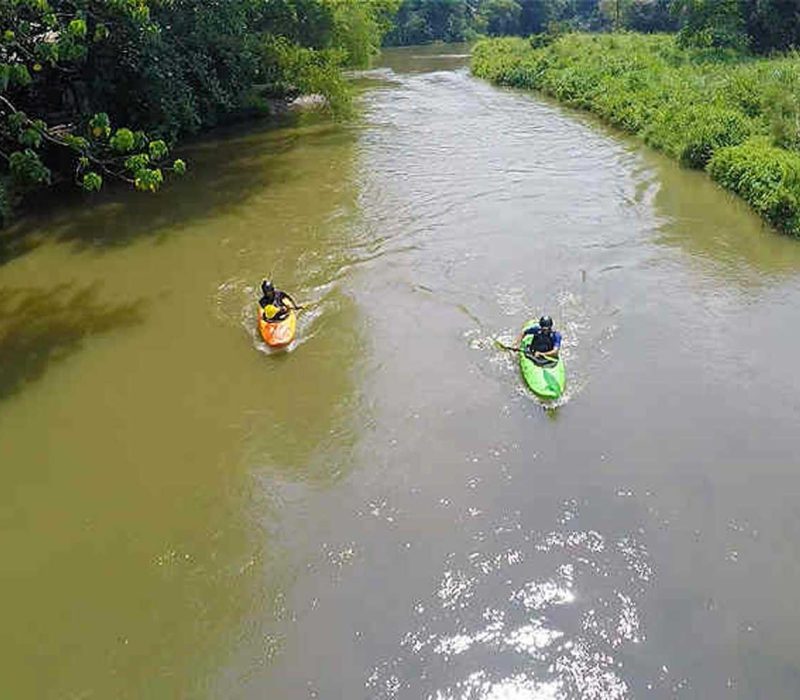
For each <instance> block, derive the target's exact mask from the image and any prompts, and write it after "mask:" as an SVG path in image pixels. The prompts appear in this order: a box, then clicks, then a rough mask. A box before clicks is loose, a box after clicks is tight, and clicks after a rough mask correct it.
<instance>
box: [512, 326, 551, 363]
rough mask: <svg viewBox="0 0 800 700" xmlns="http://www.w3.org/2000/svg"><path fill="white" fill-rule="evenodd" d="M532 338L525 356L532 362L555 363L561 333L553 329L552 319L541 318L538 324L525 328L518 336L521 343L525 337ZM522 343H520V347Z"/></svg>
mask: <svg viewBox="0 0 800 700" xmlns="http://www.w3.org/2000/svg"><path fill="white" fill-rule="evenodd" d="M529 335H530V336H532V338H531V341H530V344H529V345H528V347H527V348H526V352H525V354H526V355H527V356H528V357H530V358H531V359H532V360H533V361H534V362H537V361H538V362H555V361H556V360H558V353H559V351H560V350H561V333H559V332H558V331H557V330H555V329H554V328H553V319H552V318H550V317H549V316H542V317H541V318H540V319H539V323H535V324H534V325H532V326H530V327H528V328H526V329H525V330H524V331H523V332H522V335H521V336H520V341H522V340H523V339H524V338H525V337H526V336H529ZM521 344H522V343H520V345H521Z"/></svg>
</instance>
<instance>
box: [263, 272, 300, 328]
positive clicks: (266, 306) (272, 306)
mask: <svg viewBox="0 0 800 700" xmlns="http://www.w3.org/2000/svg"><path fill="white" fill-rule="evenodd" d="M287 300H288V301H289V302H290V303H291V306H289V305H288V304H287V303H286V302H287ZM258 305H259V306H260V307H261V318H262V319H263V320H264V321H267V322H268V323H276V322H278V321H282V320H283V319H285V318H286V317H287V316H288V315H289V312H290V311H291V310H292V309H294V310H295V311H298V310H299V309H300V307H299V306H298V305H297V302H296V301H295V300H294V299H292V297H291V295H289V294H287V293H286V292H284V291H282V290H280V289H275V286H274V285H273V284H272V282H271V281H270V280H264V281H263V282H262V283H261V299H259V300H258Z"/></svg>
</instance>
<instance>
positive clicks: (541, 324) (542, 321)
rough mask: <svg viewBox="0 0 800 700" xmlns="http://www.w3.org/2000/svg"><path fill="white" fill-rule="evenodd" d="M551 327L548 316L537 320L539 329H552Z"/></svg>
mask: <svg viewBox="0 0 800 700" xmlns="http://www.w3.org/2000/svg"><path fill="white" fill-rule="evenodd" d="M552 327H553V319H552V318H550V317H549V316H542V317H541V318H540V319H539V328H548V329H549V328H552Z"/></svg>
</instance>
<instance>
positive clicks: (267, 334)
mask: <svg viewBox="0 0 800 700" xmlns="http://www.w3.org/2000/svg"><path fill="white" fill-rule="evenodd" d="M258 330H259V331H261V337H262V338H263V339H264V342H265V343H266V344H267V345H269V346H270V347H272V348H282V347H284V346H286V345H288V344H289V343H291V342H292V341H293V340H294V334H295V331H296V330H297V314H296V313H295V312H294V310H291V311H289V315H288V316H287V317H286V318H284V319H283V320H282V321H265V320H264V317H263V314H262V312H261V309H259V311H258Z"/></svg>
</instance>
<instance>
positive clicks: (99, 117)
mask: <svg viewBox="0 0 800 700" xmlns="http://www.w3.org/2000/svg"><path fill="white" fill-rule="evenodd" d="M89 133H90V135H91V136H92V138H94V139H105V138H108V135H109V134H110V133H111V121H110V120H109V118H108V115H107V114H106V113H105V112H100V113H99V114H95V115H94V116H93V117H92V118H91V119H90V120H89Z"/></svg>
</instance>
